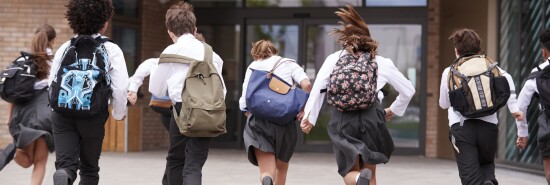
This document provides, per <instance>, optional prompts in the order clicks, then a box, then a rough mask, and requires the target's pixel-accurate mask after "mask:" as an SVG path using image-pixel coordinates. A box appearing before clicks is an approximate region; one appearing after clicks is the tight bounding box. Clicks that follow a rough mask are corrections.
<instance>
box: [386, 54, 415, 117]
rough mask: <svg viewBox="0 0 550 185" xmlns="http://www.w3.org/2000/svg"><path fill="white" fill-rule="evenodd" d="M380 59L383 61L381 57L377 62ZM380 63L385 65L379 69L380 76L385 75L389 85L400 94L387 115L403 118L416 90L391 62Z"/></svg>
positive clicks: (387, 60)
mask: <svg viewBox="0 0 550 185" xmlns="http://www.w3.org/2000/svg"><path fill="white" fill-rule="evenodd" d="M379 58H380V59H381V57H378V58H377V60H378V59H379ZM379 63H383V65H384V67H383V68H379V71H378V74H379V75H384V78H385V79H387V81H388V83H389V84H390V85H391V86H392V87H393V88H394V89H395V90H396V91H397V92H399V95H398V96H397V97H396V98H395V101H394V102H393V103H392V104H391V106H390V107H389V109H388V110H389V111H386V112H387V115H388V116H390V118H391V115H393V114H395V115H398V116H403V114H405V110H406V109H407V106H408V105H409V102H410V101H411V99H412V97H413V96H414V93H415V92H416V90H415V89H414V86H413V85H412V83H411V81H409V80H408V79H407V78H405V76H403V74H402V73H401V72H400V71H399V70H398V69H397V68H396V67H395V65H394V64H393V62H392V61H391V60H389V59H384V61H381V62H379Z"/></svg>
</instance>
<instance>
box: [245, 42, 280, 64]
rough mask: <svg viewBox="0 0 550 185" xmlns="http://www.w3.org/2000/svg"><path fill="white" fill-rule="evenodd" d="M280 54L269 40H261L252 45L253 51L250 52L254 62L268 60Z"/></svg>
mask: <svg viewBox="0 0 550 185" xmlns="http://www.w3.org/2000/svg"><path fill="white" fill-rule="evenodd" d="M278 52H279V51H278V50H277V48H276V47H275V45H274V44H273V43H272V42H271V41H268V40H259V41H257V42H254V43H252V50H250V54H252V58H254V60H263V59H267V58H269V57H271V56H273V55H277V53H278Z"/></svg>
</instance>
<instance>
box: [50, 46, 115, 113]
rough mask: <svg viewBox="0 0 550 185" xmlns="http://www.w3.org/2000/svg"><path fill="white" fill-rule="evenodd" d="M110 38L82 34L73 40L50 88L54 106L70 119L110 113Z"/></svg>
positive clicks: (55, 109)
mask: <svg viewBox="0 0 550 185" xmlns="http://www.w3.org/2000/svg"><path fill="white" fill-rule="evenodd" d="M107 41H109V40H108V38H107V37H103V36H100V37H97V38H95V39H94V38H93V37H92V36H90V35H81V36H78V37H76V38H73V39H71V45H70V46H69V47H67V49H66V50H65V52H64V54H63V57H62V59H61V64H60V67H59V69H58V70H57V73H56V76H55V77H54V80H53V82H52V85H51V88H50V106H51V107H52V109H53V110H54V111H55V112H57V113H59V114H61V115H63V116H67V117H78V118H87V117H93V116H95V115H97V114H98V113H100V112H102V113H107V105H108V101H109V97H111V88H110V79H109V75H108V70H109V66H110V65H109V61H108V57H107V50H106V49H105V46H104V45H103V43H105V42H107Z"/></svg>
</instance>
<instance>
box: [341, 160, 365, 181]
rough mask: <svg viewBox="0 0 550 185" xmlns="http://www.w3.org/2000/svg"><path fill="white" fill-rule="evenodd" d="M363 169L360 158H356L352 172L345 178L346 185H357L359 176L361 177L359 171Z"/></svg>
mask: <svg viewBox="0 0 550 185" xmlns="http://www.w3.org/2000/svg"><path fill="white" fill-rule="evenodd" d="M360 170H361V169H360V168H359V156H357V157H356V158H355V163H354V164H353V167H352V168H351V170H350V171H349V172H348V173H347V174H346V176H344V183H345V184H346V185H356V184H357V176H358V175H359V173H360V172H359V171H360Z"/></svg>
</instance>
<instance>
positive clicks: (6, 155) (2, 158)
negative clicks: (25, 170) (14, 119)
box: [0, 143, 15, 170]
mask: <svg viewBox="0 0 550 185" xmlns="http://www.w3.org/2000/svg"><path fill="white" fill-rule="evenodd" d="M14 155H15V145H14V144H13V143H10V144H9V145H8V146H7V147H6V148H5V149H4V150H3V151H2V152H1V153H0V170H2V169H4V167H5V166H6V165H8V163H10V162H11V160H13V156H14Z"/></svg>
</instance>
